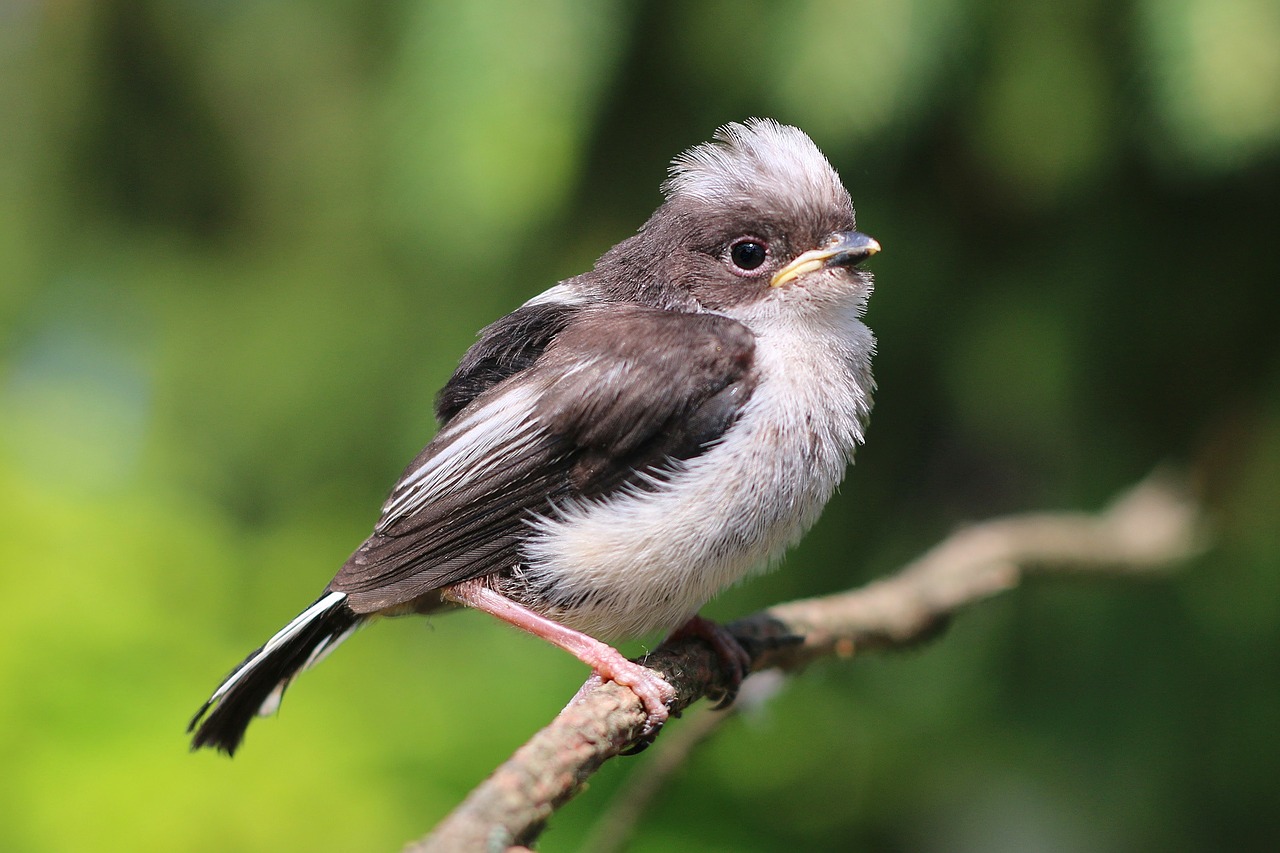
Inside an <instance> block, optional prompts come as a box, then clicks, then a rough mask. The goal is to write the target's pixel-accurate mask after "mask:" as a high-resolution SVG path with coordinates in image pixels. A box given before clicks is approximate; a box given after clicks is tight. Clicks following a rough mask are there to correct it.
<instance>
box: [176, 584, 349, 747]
mask: <svg viewBox="0 0 1280 853" xmlns="http://www.w3.org/2000/svg"><path fill="white" fill-rule="evenodd" d="M362 621H364V617H362V616H357V615H356V614H355V613H353V612H352V610H351V608H350V607H348V606H347V595H346V593H342V592H328V593H325V594H324V595H322V596H321V597H320V598H319V599H318V600H317V601H316V602H315V603H314V604H312V605H311V606H310V607H308V608H307V609H306V610H304V611H302V613H300V614H298V616H297V617H296V618H295V619H294V620H293V621H292V622H290V623H289V624H288V625H285V626H284V627H283V628H281V629H280V630H279V631H278V632H277V633H276V635H275V636H274V637H272V638H271V639H270V640H267V642H266V645H264V646H263V647H262V648H260V649H258V650H257V651H255V652H254V653H253V654H251V655H249V656H248V657H247V658H245V659H244V662H243V663H241V664H240V665H239V666H237V667H236V668H235V669H234V670H233V671H232V672H231V674H230V675H228V676H227V678H226V680H225V681H223V682H222V685H221V686H220V687H219V688H218V689H217V690H215V691H214V692H213V695H212V696H210V697H209V701H207V702H205V703H204V705H203V706H202V707H201V708H200V710H199V711H197V712H196V715H195V716H194V717H192V718H191V722H190V724H188V725H187V732H188V733H190V732H191V731H192V730H195V736H194V737H193V738H192V739H191V748H192V749H199V748H201V747H203V746H211V747H213V748H215V749H220V750H222V751H223V752H225V753H226V754H227V755H233V754H234V753H235V751H236V747H238V746H239V745H240V741H241V739H242V738H243V737H244V732H245V729H247V728H248V727H249V723H250V722H252V720H253V718H254V717H255V716H267V715H269V714H272V713H274V712H275V710H276V709H277V708H278V707H280V699H281V697H282V696H283V695H284V690H285V688H286V687H288V686H289V682H291V681H293V679H294V678H295V677H296V676H297V675H298V673H300V672H302V671H303V670H304V669H306V668H307V667H309V666H311V665H312V664H315V663H318V662H319V661H320V660H321V659H322V658H324V656H325V655H326V654H328V653H329V652H331V651H333V649H334V647H335V646H337V645H338V644H339V643H341V642H342V641H343V640H345V639H346V638H347V637H348V636H350V634H351V632H352V631H354V630H355V629H356V628H357V627H359V625H360V623H361V622H362ZM202 720H203V722H202ZM197 726H199V728H197Z"/></svg>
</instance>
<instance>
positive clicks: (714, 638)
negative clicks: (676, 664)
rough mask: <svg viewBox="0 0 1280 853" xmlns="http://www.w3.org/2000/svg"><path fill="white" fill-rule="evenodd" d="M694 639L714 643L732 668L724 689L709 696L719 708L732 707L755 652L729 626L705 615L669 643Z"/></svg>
mask: <svg viewBox="0 0 1280 853" xmlns="http://www.w3.org/2000/svg"><path fill="white" fill-rule="evenodd" d="M690 638H696V639H699V640H703V641H704V642H706V643H707V644H708V645H710V646H711V648H712V649H713V650H714V651H715V653H716V655H717V656H718V657H719V658H720V660H721V662H722V663H723V664H724V666H725V669H726V670H727V671H728V674H729V683H728V684H726V685H725V686H724V690H723V691H722V692H721V693H718V694H715V695H708V697H707V698H709V699H713V700H716V704H715V706H714V708H715V710H717V711H720V710H723V709H724V708H727V707H729V706H730V705H732V704H733V700H734V699H736V698H737V696H738V688H740V687H741V686H742V680H743V679H744V678H746V677H747V675H748V674H749V673H750V672H751V655H750V654H749V653H748V652H747V650H746V649H744V648H743V647H742V643H740V642H738V638H737V637H735V636H733V634H731V633H729V630H728V629H727V628H725V627H724V626H723V625H721V624H720V623H719V622H713V621H712V620H710V619H706V618H704V617H702V616H694V617H693V618H692V619H690V620H689V621H688V622H686V623H684V624H683V625H681V626H680V627H679V628H677V629H676V630H675V631H673V632H672V634H671V636H669V637H668V638H667V642H671V641H672V640H686V639H690Z"/></svg>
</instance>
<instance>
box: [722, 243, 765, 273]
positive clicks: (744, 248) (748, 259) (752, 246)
mask: <svg viewBox="0 0 1280 853" xmlns="http://www.w3.org/2000/svg"><path fill="white" fill-rule="evenodd" d="M768 257H769V249H768V247H767V246H765V244H764V243H761V242H759V241H757V240H751V239H743V240H739V241H737V242H736V243H734V244H733V245H732V246H730V247H729V260H730V261H732V262H733V265H734V266H735V267H737V268H738V269H739V270H741V271H743V272H751V271H752V270H756V269H759V268H760V266H761V265H762V264H763V263H764V262H765V260H766V259H767V258H768Z"/></svg>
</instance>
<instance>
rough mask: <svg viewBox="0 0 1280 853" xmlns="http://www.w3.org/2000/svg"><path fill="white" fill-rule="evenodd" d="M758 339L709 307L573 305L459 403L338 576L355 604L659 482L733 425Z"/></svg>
mask: <svg viewBox="0 0 1280 853" xmlns="http://www.w3.org/2000/svg"><path fill="white" fill-rule="evenodd" d="M753 353H754V338H753V337H752V335H751V333H750V332H749V331H748V330H747V329H746V328H745V327H743V326H742V325H741V324H739V323H737V322H735V321H733V320H730V319H728V318H725V317H721V316H718V315H711V314H685V313H677V312H669V311H660V310H657V309H653V308H644V307H641V306H632V305H625V306H623V305H613V306H610V307H608V308H600V309H588V310H583V311H579V312H576V313H575V314H574V316H573V317H572V319H571V320H570V321H569V323H568V325H567V326H566V327H565V328H564V330H563V331H562V332H561V333H560V334H559V335H558V336H557V337H556V338H555V339H554V340H553V341H552V343H551V344H550V346H548V347H547V348H546V349H545V351H544V352H543V353H542V354H541V356H540V357H538V358H537V359H536V360H534V361H533V363H532V364H531V365H530V366H528V367H527V368H526V369H525V370H523V371H521V372H519V373H517V374H515V375H513V376H511V377H509V378H507V379H504V380H502V381H500V382H498V383H497V384H495V385H493V386H492V387H490V388H489V389H488V390H486V391H484V392H482V393H480V394H479V395H478V396H476V397H475V398H474V400H473V401H472V402H471V403H470V404H468V405H467V406H466V407H464V408H462V409H461V410H459V411H458V412H456V413H455V414H454V415H453V417H452V418H451V419H450V420H449V422H448V424H447V425H446V426H445V428H444V429H443V430H442V431H441V432H440V434H439V435H438V436H436V438H435V440H433V441H432V442H431V444H429V445H428V446H427V447H426V449H424V450H423V451H422V453H421V454H419V455H418V458H417V459H415V460H414V462H413V464H411V465H410V466H409V468H408V470H407V471H406V472H405V475H404V476H403V477H402V478H401V480H400V482H398V483H397V484H396V487H395V489H394V490H393V491H392V493H391V496H390V497H389V498H388V499H387V502H386V504H385V505H384V506H383V514H382V518H381V519H380V520H379V522H378V524H377V526H376V527H375V529H374V534H373V535H372V536H371V537H370V538H369V539H368V540H367V541H366V542H365V543H364V544H363V545H362V546H360V548H359V549H358V550H357V551H356V552H355V554H353V555H352V556H351V559H349V560H348V561H347V563H346V565H344V566H343V567H342V570H341V571H339V572H338V575H337V577H335V578H334V580H333V582H332V583H331V584H330V588H331V589H335V590H340V591H342V592H346V593H348V594H349V595H350V606H351V607H352V609H353V610H354V611H355V612H356V613H371V612H376V611H380V610H386V609H389V608H394V607H397V606H400V605H404V604H407V603H409V602H411V601H413V600H415V599H417V598H419V597H421V596H425V595H427V594H429V593H431V592H432V591H434V590H437V589H439V588H441V587H443V586H447V585H449V584H452V583H457V582H458V581H461V580H465V579H467V578H471V577H478V576H481V575H486V574H491V573H493V572H497V571H501V570H502V569H505V568H510V567H512V566H514V565H515V564H516V563H517V562H518V561H519V559H520V555H519V547H520V543H521V541H522V539H523V537H524V536H525V535H526V534H527V533H528V530H529V528H528V526H527V521H528V519H529V518H530V516H531V515H532V514H539V513H548V512H550V511H551V510H552V507H553V506H554V505H556V504H562V503H563V502H564V501H566V500H570V499H574V498H583V499H589V500H590V499H605V498H607V497H608V495H609V494H611V493H612V492H613V491H614V490H616V489H619V488H622V487H624V486H627V485H632V486H636V487H650V488H651V487H653V485H652V478H646V477H644V476H642V474H645V473H648V474H653V473H657V474H659V475H661V473H662V472H663V470H664V469H666V468H668V467H669V466H670V464H671V463H672V462H673V461H674V460H680V459H689V458H691V457H693V456H696V455H698V454H699V453H701V452H703V451H704V450H705V449H706V448H707V447H708V446H709V445H710V444H712V443H714V442H715V441H716V440H717V439H718V438H719V437H720V436H721V435H723V434H724V432H725V430H726V429H728V427H729V426H730V425H731V424H732V423H733V421H734V419H735V418H736V417H737V415H738V413H739V412H740V411H741V408H742V406H743V405H744V404H745V403H746V401H747V399H748V398H749V397H750V394H751V391H752V389H753V388H754V382H755V376H754V373H753V371H752V356H753Z"/></svg>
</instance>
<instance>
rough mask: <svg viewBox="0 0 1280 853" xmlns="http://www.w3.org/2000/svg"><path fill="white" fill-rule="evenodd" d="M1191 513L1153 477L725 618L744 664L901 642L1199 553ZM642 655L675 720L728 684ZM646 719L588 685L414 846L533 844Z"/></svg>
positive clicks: (689, 653)
mask: <svg viewBox="0 0 1280 853" xmlns="http://www.w3.org/2000/svg"><path fill="white" fill-rule="evenodd" d="M1202 546H1203V540H1202V536H1201V533H1200V523H1199V519H1198V514H1197V509H1196V507H1195V506H1194V505H1193V504H1192V503H1191V502H1190V501H1189V500H1188V499H1187V498H1185V497H1184V496H1183V495H1182V494H1181V492H1180V491H1179V490H1178V489H1176V488H1174V487H1173V486H1172V485H1171V484H1170V483H1169V482H1168V481H1167V480H1166V479H1165V478H1163V477H1160V476H1153V477H1150V478H1148V479H1147V480H1145V481H1144V482H1142V483H1140V484H1138V485H1137V486H1135V487H1134V488H1133V489H1131V490H1129V491H1128V492H1126V493H1125V494H1123V495H1121V496H1120V497H1119V498H1118V499H1117V500H1116V501H1115V502H1114V503H1112V504H1111V505H1110V506H1109V507H1108V508H1107V509H1105V510H1103V511H1102V512H1101V513H1098V514H1086V513H1037V514H1027V515H1017V516H1008V517H1005V518H1000V519H994V520H991V521H986V522H983V523H980V524H975V525H972V526H970V527H967V528H965V529H962V530H960V531H958V532H956V533H955V534H953V535H952V536H950V537H949V538H947V539H945V540H944V541H943V542H941V543H940V544H938V545H937V546H935V547H934V548H933V549H931V550H930V551H928V552H926V553H925V554H924V555H923V556H921V557H920V558H918V559H917V560H915V561H914V562H912V563H910V564H909V565H907V566H906V567H904V568H903V569H902V570H901V571H899V572H897V573H896V574H894V575H891V576H889V577H887V578H884V579H882V580H878V581H874V582H872V583H870V584H868V585H867V586H864V587H861V588H858V589H854V590H851V591H848V592H844V593H837V594H835V595H829V596H823V597H821V598H810V599H804V600H801V601H794V602H790V603H788V604H781V605H778V606H776V607H771V608H769V609H768V610H765V611H762V612H760V613H757V614H755V615H753V616H748V617H747V618H745V619H742V620H740V621H738V622H734V623H733V624H731V625H729V626H728V627H729V629H730V630H731V631H732V632H733V633H734V634H735V635H736V636H737V637H738V638H739V639H740V640H741V641H742V643H743V645H744V647H745V648H746V649H747V651H748V652H750V654H751V658H752V667H751V668H752V671H759V670H762V669H769V668H777V669H781V670H784V671H795V670H798V669H801V668H803V667H804V666H805V665H806V664H808V663H809V662H810V661H813V660H816V659H818V658H822V657H827V656H832V655H835V656H839V657H852V656H853V655H855V654H858V653H862V652H866V651H874V650H882V649H893V648H901V647H904V646H909V645H912V644H914V643H918V642H921V641H923V640H926V639H928V638H930V637H931V636H933V635H934V634H935V633H936V632H937V630H938V629H939V628H940V627H941V626H942V625H944V624H945V622H946V621H947V619H948V618H950V617H951V616H952V615H953V614H955V613H956V612H958V611H959V610H961V609H962V608H964V607H967V606H969V605H972V604H975V603H977V602H980V601H982V600H984V599H987V598H990V597H991V596H993V595H996V594H998V593H1000V592H1004V591H1005V590H1009V589H1012V588H1013V587H1015V586H1017V585H1018V584H1019V583H1020V582H1021V581H1022V579H1023V578H1024V577H1025V576H1027V575H1028V574H1032V573H1039V572H1077V573H1086V572H1095V573H1101V574H1111V575H1129V574H1143V573H1151V572H1153V571H1155V570H1157V569H1160V568H1162V567H1165V566H1169V565H1171V564H1172V563H1174V562H1177V561H1179V560H1183V559H1186V558H1187V557H1190V556H1192V555H1194V554H1195V553H1197V552H1198V551H1199V550H1201V548H1202ZM645 663H646V664H647V665H648V666H650V667H653V668H654V669H657V670H658V671H660V672H662V673H663V674H664V676H665V677H666V678H667V680H668V681H669V682H670V684H671V686H672V687H674V688H675V689H676V694H677V695H676V699H675V701H674V702H673V704H672V712H673V714H676V713H679V712H680V711H681V710H683V709H684V708H686V707H688V706H689V705H690V704H692V703H693V702H695V701H697V700H698V699H700V698H702V697H704V696H706V695H708V694H710V695H715V694H716V693H717V692H720V691H723V690H724V689H725V688H726V687H727V683H726V681H727V674H726V673H724V672H722V671H721V670H720V668H719V660H718V658H717V656H716V655H715V653H714V652H712V650H711V649H710V647H709V646H707V645H706V644H704V643H702V642H701V641H698V640H687V641H681V642H678V643H672V644H670V645H665V644H664V645H663V646H662V647H660V648H658V649H657V650H656V651H655V652H654V654H652V655H651V656H649V658H648V659H647V660H646V661H645ZM644 722H645V713H644V710H643V708H642V707H641V705H640V702H639V700H638V699H637V698H636V696H635V694H633V693H632V692H631V691H630V690H628V689H627V688H625V687H621V686H619V685H617V684H613V683H608V684H600V685H593V684H591V683H590V682H588V685H587V686H585V687H584V689H583V691H581V692H580V693H579V695H578V696H577V697H575V698H574V700H573V701H572V702H570V703H569V705H568V707H566V708H565V709H564V710H563V711H561V712H560V714H559V715H558V716H557V717H556V718H555V719H554V720H553V721H552V722H551V724H550V725H548V726H547V727H546V728H544V729H543V730H542V731H540V732H538V733H537V734H535V735H534V736H533V737H532V738H531V739H530V740H529V742H528V743H526V744H525V745H524V746H522V747H520V749H518V750H517V751H516V753H515V754H514V755H513V756H512V757H511V758H510V759H508V760H507V761H506V762H505V763H504V764H502V766H500V767H499V768H498V769H497V770H495V771H494V773H493V775H492V776H490V777H489V778H488V779H487V780H485V782H483V783H482V784H481V785H480V786H479V787H478V788H476V789H475V790H474V791H472V792H471V794H470V795H469V796H468V797H467V798H466V800H464V801H463V803H462V804H461V805H459V806H458V808H457V809H455V810H454V811H453V813H452V814H450V815H449V816H448V817H447V818H445V820H444V821H442V822H441V823H440V825H439V826H437V827H436V829H435V830H434V831H433V832H432V833H431V834H430V835H429V836H427V837H426V838H424V839H422V840H420V841H418V842H416V843H415V844H413V845H411V846H410V848H409V849H410V850H413V851H438V850H495V851H501V850H505V849H507V848H509V847H514V846H519V845H528V844H530V843H532V842H533V840H534V839H535V838H536V837H537V835H538V834H539V833H540V832H541V830H542V828H543V826H544V825H545V823H546V821H547V820H548V818H550V816H551V815H552V814H553V813H554V812H555V810H556V809H558V808H559V807H560V806H562V805H564V804H565V803H566V802H568V801H569V799H571V798H572V797H573V796H574V795H575V794H576V793H577V792H578V791H579V789H580V788H581V787H582V785H583V783H584V782H585V781H586V779H587V778H588V777H590V776H591V774H593V773H594V772H595V771H596V770H597V769H598V768H599V767H600V766H601V765H602V764H603V763H604V762H605V761H607V760H608V759H610V758H612V757H614V756H616V755H618V754H620V753H622V752H623V751H625V750H626V749H627V748H628V747H630V746H632V745H634V744H635V743H636V741H637V739H638V738H639V737H640V735H641V732H642V730H643V728H644Z"/></svg>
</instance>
